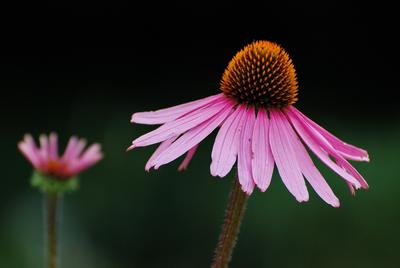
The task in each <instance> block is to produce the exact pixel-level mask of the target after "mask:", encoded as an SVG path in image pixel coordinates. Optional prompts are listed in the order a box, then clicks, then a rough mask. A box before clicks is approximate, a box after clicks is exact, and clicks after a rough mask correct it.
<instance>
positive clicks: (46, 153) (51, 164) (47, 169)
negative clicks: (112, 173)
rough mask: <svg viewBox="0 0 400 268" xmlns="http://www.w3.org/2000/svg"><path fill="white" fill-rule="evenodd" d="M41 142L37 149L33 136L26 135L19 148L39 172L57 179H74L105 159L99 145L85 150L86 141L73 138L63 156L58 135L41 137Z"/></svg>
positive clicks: (52, 134)
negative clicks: (60, 151) (59, 152)
mask: <svg viewBox="0 0 400 268" xmlns="http://www.w3.org/2000/svg"><path fill="white" fill-rule="evenodd" d="M39 141H40V147H37V146H36V144H35V141H34V139H33V138H32V136H31V135H29V134H26V135H25V137H24V139H23V140H22V141H21V142H19V143H18V148H19V150H20V151H21V152H22V154H23V155H24V156H25V157H26V158H27V159H28V160H29V162H31V164H32V165H33V167H34V168H35V169H36V170H37V171H39V172H40V173H42V174H43V175H47V176H50V177H53V178H55V179H59V180H67V179H69V178H72V177H74V176H76V175H77V174H79V173H80V172H82V171H83V170H85V169H87V168H89V167H90V166H92V165H94V164H95V163H97V162H98V161H99V160H100V159H102V158H103V154H102V153H101V146H100V145H99V144H97V143H96V144H93V145H91V146H90V147H89V148H88V149H87V150H84V148H85V146H86V141H85V140H84V139H78V138H76V137H71V138H70V140H69V142H68V145H67V148H66V149H65V152H64V155H62V156H60V155H59V154H58V140H57V134H55V133H51V134H50V135H49V136H48V137H47V136H46V135H40V137H39Z"/></svg>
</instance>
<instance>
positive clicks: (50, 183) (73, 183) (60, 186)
mask: <svg viewBox="0 0 400 268" xmlns="http://www.w3.org/2000/svg"><path fill="white" fill-rule="evenodd" d="M31 185H32V186H33V187H35V188H38V189H39V190H40V191H41V192H43V193H65V192H74V191H76V190H78V188H79V180H78V177H71V178H68V179H63V180H61V179H59V178H56V177H53V176H48V175H44V174H42V173H40V172H37V171H34V172H33V174H32V178H31Z"/></svg>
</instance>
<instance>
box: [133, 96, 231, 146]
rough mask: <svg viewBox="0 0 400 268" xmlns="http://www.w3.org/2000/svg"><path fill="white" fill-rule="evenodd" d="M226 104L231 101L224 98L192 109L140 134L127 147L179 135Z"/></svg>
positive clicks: (145, 144)
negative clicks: (179, 116) (173, 119)
mask: <svg viewBox="0 0 400 268" xmlns="http://www.w3.org/2000/svg"><path fill="white" fill-rule="evenodd" d="M228 104H229V105H231V106H232V101H231V100H229V99H227V98H225V99H222V100H220V101H218V102H216V103H213V104H212V105H210V106H206V107H202V108H199V109H197V110H194V111H192V112H190V113H188V114H186V115H185V116H183V117H181V118H179V119H176V120H175V121H172V122H168V123H166V124H164V125H162V126H160V127H159V128H157V129H155V130H153V131H151V132H149V133H147V134H145V135H143V136H140V137H139V138H137V139H136V140H134V141H133V142H132V146H130V147H129V149H133V148H135V147H141V146H147V145H151V144H155V143H159V142H162V141H164V140H166V139H169V138H171V137H175V136H179V135H180V134H182V133H184V132H186V131H188V130H189V129H192V128H194V127H196V126H198V125H200V124H201V123H203V122H205V121H207V120H208V119H210V118H212V117H213V116H214V115H216V114H218V113H219V112H220V111H221V110H222V109H224V108H225V107H226V106H227V105H228Z"/></svg>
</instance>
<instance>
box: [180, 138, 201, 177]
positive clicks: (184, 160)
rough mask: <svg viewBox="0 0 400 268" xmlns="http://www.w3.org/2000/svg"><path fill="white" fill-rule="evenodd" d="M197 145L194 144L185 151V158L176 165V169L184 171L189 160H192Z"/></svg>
mask: <svg viewBox="0 0 400 268" xmlns="http://www.w3.org/2000/svg"><path fill="white" fill-rule="evenodd" d="M198 147H199V145H198V144H197V145H195V146H194V147H193V148H191V149H189V151H188V152H187V154H186V156H185V158H184V159H183V161H182V163H181V164H180V165H179V167H178V171H184V170H186V169H187V167H188V166H189V163H190V160H192V158H193V156H194V154H195V153H196V151H197V148H198Z"/></svg>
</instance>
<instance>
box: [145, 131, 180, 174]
mask: <svg viewBox="0 0 400 268" xmlns="http://www.w3.org/2000/svg"><path fill="white" fill-rule="evenodd" d="M177 138H178V137H172V138H170V139H168V140H165V141H163V142H162V143H161V144H160V146H158V148H157V149H156V150H155V151H154V153H153V154H152V155H151V157H150V158H149V160H148V161H147V163H146V166H145V170H146V171H147V172H148V171H150V169H151V168H152V167H153V166H154V160H156V159H157V157H158V156H159V155H160V154H161V153H162V152H163V151H165V149H167V148H168V147H169V146H170V145H171V144H172V143H173V142H174V141H175V140H176V139H177Z"/></svg>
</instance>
